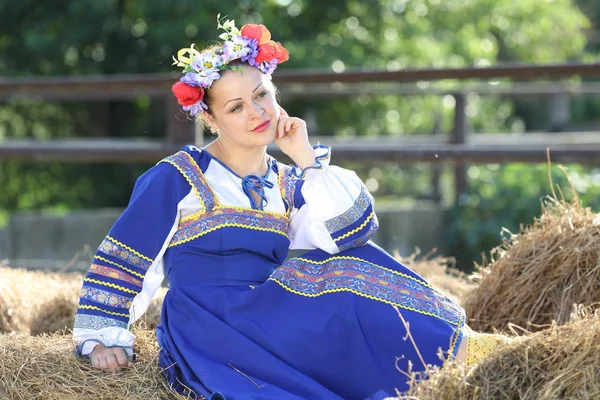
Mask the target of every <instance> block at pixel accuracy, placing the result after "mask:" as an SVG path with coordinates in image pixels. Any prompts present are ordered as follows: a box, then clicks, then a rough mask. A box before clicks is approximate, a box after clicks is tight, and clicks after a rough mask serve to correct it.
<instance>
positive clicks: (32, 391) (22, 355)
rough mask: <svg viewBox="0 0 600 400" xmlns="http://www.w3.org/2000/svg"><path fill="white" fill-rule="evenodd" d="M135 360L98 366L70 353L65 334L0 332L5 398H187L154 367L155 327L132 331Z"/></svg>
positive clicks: (0, 390) (1, 382)
mask: <svg viewBox="0 0 600 400" xmlns="http://www.w3.org/2000/svg"><path fill="white" fill-rule="evenodd" d="M134 333H135V334H136V337H137V340H136V344H135V349H136V353H137V361H136V362H135V366H134V367H133V368H131V369H125V370H121V371H117V372H114V373H113V372H108V371H102V370H99V369H96V368H93V367H91V365H90V364H89V362H88V361H87V360H85V359H83V358H81V357H77V356H76V355H75V353H74V347H73V343H72V341H71V339H70V338H69V337H66V336H59V335H53V336H37V337H33V336H29V335H26V334H23V333H19V334H17V333H14V334H7V335H0V398H1V399H3V400H21V399H28V400H42V399H43V400H59V399H60V400H75V399H95V400H109V399H110V400H113V399H128V400H166V399H175V400H179V399H186V397H184V396H181V395H178V394H176V393H174V392H172V391H170V390H169V388H168V386H167V383H166V380H165V379H164V378H163V377H162V375H161V374H160V367H159V366H158V361H157V360H158V358H157V357H158V351H159V348H158V344H157V343H156V337H155V335H154V333H153V332H150V331H134Z"/></svg>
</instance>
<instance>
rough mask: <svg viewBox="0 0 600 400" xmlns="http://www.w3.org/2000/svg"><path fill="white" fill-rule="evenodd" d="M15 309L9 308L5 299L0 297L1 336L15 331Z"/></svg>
mask: <svg viewBox="0 0 600 400" xmlns="http://www.w3.org/2000/svg"><path fill="white" fill-rule="evenodd" d="M12 314H13V309H12V308H9V306H8V303H7V302H6V300H4V297H2V296H0V334H1V333H6V332H10V331H12V330H13V326H14V323H13V318H12Z"/></svg>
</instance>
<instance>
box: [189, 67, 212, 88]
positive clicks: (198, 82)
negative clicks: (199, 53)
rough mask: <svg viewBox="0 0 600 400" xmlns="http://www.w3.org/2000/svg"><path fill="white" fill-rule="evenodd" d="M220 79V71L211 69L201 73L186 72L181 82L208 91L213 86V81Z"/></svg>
mask: <svg viewBox="0 0 600 400" xmlns="http://www.w3.org/2000/svg"><path fill="white" fill-rule="evenodd" d="M219 77H220V75H219V70H217V69H210V70H204V71H200V73H195V72H186V73H185V74H184V75H183V76H182V77H181V79H179V80H180V81H181V82H183V83H187V84H188V85H190V86H200V87H202V88H204V89H206V88H209V87H210V86H211V85H212V83H213V81H215V80H217V79H219Z"/></svg>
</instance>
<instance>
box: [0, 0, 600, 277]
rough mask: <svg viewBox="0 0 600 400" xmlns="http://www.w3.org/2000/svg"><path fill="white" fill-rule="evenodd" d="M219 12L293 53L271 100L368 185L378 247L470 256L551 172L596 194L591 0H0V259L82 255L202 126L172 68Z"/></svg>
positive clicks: (71, 260) (521, 215) (71, 262)
mask: <svg viewBox="0 0 600 400" xmlns="http://www.w3.org/2000/svg"><path fill="white" fill-rule="evenodd" d="M219 13H220V14H221V16H227V18H229V19H235V21H236V25H237V26H238V27H241V26H242V25H243V24H245V23H264V24H265V25H266V26H267V27H268V28H269V30H270V31H271V32H272V34H273V39H274V40H277V41H280V42H281V43H282V44H283V45H284V46H285V47H286V48H288V49H289V51H290V60H289V61H288V62H286V63H284V64H282V65H281V66H280V67H279V68H278V70H277V71H276V73H275V74H274V81H275V83H276V84H277V85H278V87H279V90H280V92H281V97H282V100H281V102H282V105H283V106H284V107H285V108H286V109H287V111H288V112H289V113H290V114H291V115H296V116H298V117H301V118H303V119H305V120H306V121H307V124H308V126H309V129H310V130H309V134H310V135H311V136H313V137H314V141H315V142H316V141H320V142H322V143H324V144H330V145H332V148H333V163H334V164H337V165H341V166H344V167H347V168H351V169H354V170H356V171H357V173H358V174H359V176H360V177H361V178H362V179H363V180H364V181H365V183H366V185H367V187H368V188H369V190H371V192H372V193H373V195H374V196H375V198H376V212H377V214H378V216H379V219H380V223H381V229H380V232H379V233H378V234H377V236H376V237H375V241H376V242H377V243H379V244H380V245H382V246H383V247H385V248H386V249H387V250H389V251H395V250H397V251H399V252H400V253H401V254H402V255H405V256H406V255H410V254H412V253H413V252H415V251H416V250H417V249H420V251H421V252H422V253H428V252H430V251H432V250H433V249H436V251H437V254H441V255H444V256H450V257H454V258H456V260H457V265H458V266H459V267H460V268H461V269H463V270H465V271H470V270H471V269H472V268H473V263H474V262H479V261H480V260H481V257H482V253H485V252H487V251H489V250H490V249H491V248H493V247H494V246H496V245H497V244H499V243H500V241H501V240H502V236H503V235H506V234H507V232H518V229H519V226H520V224H529V223H530V222H532V221H533V218H535V217H536V216H538V215H539V214H540V198H541V197H543V196H546V195H549V194H550V193H551V186H550V180H549V175H551V177H552V180H553V182H554V184H555V185H559V186H561V187H563V188H566V185H567V177H569V178H570V179H571V180H572V182H573V185H574V186H575V188H576V189H577V191H578V192H579V195H580V198H581V201H582V202H583V203H584V205H586V206H589V207H591V208H592V209H593V210H598V209H599V206H600V168H599V167H600V82H599V81H600V64H598V62H599V61H600V26H599V24H600V2H598V1H597V0H526V1H516V0H329V1H327V2H323V1H320V0H267V1H253V0H240V1H229V0H219V1H212V0H211V1H202V2H198V1H191V0H174V1H169V2H156V1H150V0H78V1H61V0H57V1H53V2H40V1H34V0H20V1H17V2H15V1H8V0H0V75H1V78H0V261H1V260H5V263H7V264H9V265H12V266H24V267H30V268H48V269H55V270H66V269H79V270H81V269H87V267H88V263H89V261H90V259H91V257H92V256H93V253H94V251H95V249H96V247H97V246H98V245H99V243H100V241H101V240H102V238H103V237H104V235H105V234H106V233H107V232H108V229H109V228H110V226H111V225H112V223H113V222H114V220H115V219H116V218H117V216H118V215H119V213H120V212H121V211H122V210H123V208H124V207H125V206H126V205H127V202H128V200H129V196H130V194H131V190H132V188H133V184H134V182H135V179H136V178H137V177H138V176H139V175H140V174H141V173H143V172H144V171H145V170H146V169H147V168H149V167H150V166H152V165H154V164H155V163H156V162H158V161H159V160H160V159H161V158H162V157H164V156H166V155H168V154H170V153H171V152H175V151H177V149H178V148H180V147H181V146H182V145H183V144H185V143H192V142H196V143H197V144H198V145H203V144H206V143H207V142H208V141H209V140H211V136H210V134H208V133H206V132H203V131H202V130H201V128H199V127H198V126H196V125H195V124H194V123H193V122H192V121H189V120H187V119H186V116H185V115H184V114H183V113H181V112H180V111H179V110H178V107H177V105H176V103H175V101H174V99H173V98H172V94H171V93H170V86H171V85H172V84H173V83H174V82H175V81H176V80H177V78H178V76H177V74H176V68H175V67H173V66H172V65H171V64H172V55H174V54H176V52H177V50H178V49H180V48H182V47H188V46H189V45H190V44H191V43H195V44H196V46H197V47H200V48H202V47H204V46H207V45H210V44H212V43H214V42H215V41H216V40H217V38H218V35H219V33H220V32H218V31H217V18H216V16H217V14H219ZM360 71H363V73H361V72H360ZM547 148H549V149H550V157H551V159H552V164H551V168H550V169H549V167H548V165H547V163H546V154H547V153H546V149H547ZM272 151H273V155H275V156H276V157H277V158H279V159H281V161H287V160H286V159H285V157H282V156H281V154H279V153H278V152H277V150H276V149H275V148H273V149H272ZM559 164H560V165H564V166H565V167H567V169H568V175H566V174H564V173H563V172H562V171H561V170H559V168H558V166H559ZM549 172H550V174H549ZM555 189H556V188H555ZM565 195H567V196H568V193H566V192H565Z"/></svg>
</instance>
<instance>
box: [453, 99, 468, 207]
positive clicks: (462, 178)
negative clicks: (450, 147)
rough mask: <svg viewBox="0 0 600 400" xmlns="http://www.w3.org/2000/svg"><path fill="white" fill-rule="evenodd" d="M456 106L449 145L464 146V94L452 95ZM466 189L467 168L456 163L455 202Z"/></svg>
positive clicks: (465, 115)
mask: <svg viewBox="0 0 600 400" xmlns="http://www.w3.org/2000/svg"><path fill="white" fill-rule="evenodd" d="M452 96H454V100H455V102H456V105H455V107H454V128H453V129H452V136H451V138H450V143H452V144H464V143H466V142H467V113H466V109H467V96H466V94H465V93H462V92H457V93H453V94H452ZM466 188H467V166H466V165H465V164H464V163H462V162H460V161H457V162H456V164H455V165H454V189H455V201H456V202H457V203H458V199H459V197H460V195H461V194H462V193H463V192H464V191H465V190H466Z"/></svg>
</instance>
